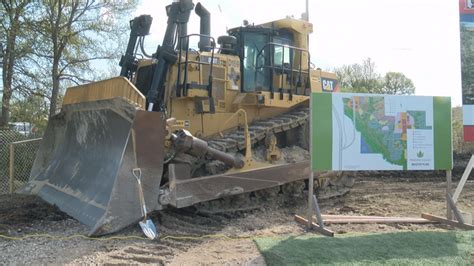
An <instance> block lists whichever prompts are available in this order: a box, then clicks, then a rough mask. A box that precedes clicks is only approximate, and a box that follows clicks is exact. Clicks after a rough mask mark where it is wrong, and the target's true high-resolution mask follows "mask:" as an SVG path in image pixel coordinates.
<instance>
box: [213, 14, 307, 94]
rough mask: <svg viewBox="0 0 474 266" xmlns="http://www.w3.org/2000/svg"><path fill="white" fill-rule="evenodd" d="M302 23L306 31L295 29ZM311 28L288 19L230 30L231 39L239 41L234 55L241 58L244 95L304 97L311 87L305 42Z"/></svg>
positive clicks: (298, 21)
mask: <svg viewBox="0 0 474 266" xmlns="http://www.w3.org/2000/svg"><path fill="white" fill-rule="evenodd" d="M302 23H304V24H305V25H306V26H307V27H308V29H306V30H305V31H303V30H301V29H299V28H298V27H295V25H296V26H300V25H301V24H302ZM310 26H311V24H309V23H307V22H303V21H300V20H295V19H290V18H287V19H282V20H278V21H275V22H271V23H267V24H262V25H256V26H254V25H247V26H244V27H238V28H233V29H230V30H229V31H228V33H229V35H230V36H233V37H235V39H236V44H235V54H237V55H238V56H239V58H240V68H241V69H240V71H241V76H242V82H241V91H242V92H259V91H270V92H272V95H273V93H274V92H281V93H290V94H299V95H305V94H306V93H307V90H306V89H308V88H309V87H310V76H309V71H308V70H309V69H310V66H309V52H308V50H307V49H306V47H307V41H306V43H304V42H303V43H302V40H307V36H308V34H309V33H310V32H311V31H312V27H310ZM230 36H229V37H230ZM221 47H222V45H221Z"/></svg>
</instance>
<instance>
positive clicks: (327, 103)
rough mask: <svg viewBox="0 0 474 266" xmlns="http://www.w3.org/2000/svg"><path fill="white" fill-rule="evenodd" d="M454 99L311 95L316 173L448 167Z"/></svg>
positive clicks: (450, 163)
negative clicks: (452, 103) (452, 102)
mask: <svg viewBox="0 0 474 266" xmlns="http://www.w3.org/2000/svg"><path fill="white" fill-rule="evenodd" d="M452 164H453V155H452V142H451V98H449V97H428V96H395V95H377V94H355V93H312V95H311V165H312V169H313V170H314V171H330V170H333V171H341V170H344V171H357V170H450V169H451V168H452Z"/></svg>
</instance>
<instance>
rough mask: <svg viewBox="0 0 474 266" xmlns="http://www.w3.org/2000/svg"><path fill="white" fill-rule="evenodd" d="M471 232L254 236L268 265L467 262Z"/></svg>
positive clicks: (471, 250) (437, 263)
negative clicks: (330, 236) (332, 236)
mask: <svg viewBox="0 0 474 266" xmlns="http://www.w3.org/2000/svg"><path fill="white" fill-rule="evenodd" d="M473 236H474V234H473V233H472V232H461V231H450V232H432V231H428V232H426V231H425V232H396V233H383V234H357V235H355V234H347V235H338V236H336V237H334V238H329V237H323V236H319V235H312V234H308V235H306V236H287V237H268V238H256V239H255V240H254V241H255V243H256V244H257V247H258V248H259V250H260V252H261V253H262V255H263V256H264V258H265V261H266V263H267V264H268V265H309V264H315V265H320V264H337V265H380V264H385V265H471V252H473V251H474V248H473Z"/></svg>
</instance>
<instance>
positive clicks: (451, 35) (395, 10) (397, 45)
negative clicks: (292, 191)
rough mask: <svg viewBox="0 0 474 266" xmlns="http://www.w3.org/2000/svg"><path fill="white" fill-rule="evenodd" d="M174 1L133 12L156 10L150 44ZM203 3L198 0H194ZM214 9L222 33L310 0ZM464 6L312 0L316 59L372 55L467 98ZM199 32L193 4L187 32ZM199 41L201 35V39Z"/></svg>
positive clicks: (214, 27) (420, 85)
mask: <svg viewBox="0 0 474 266" xmlns="http://www.w3.org/2000/svg"><path fill="white" fill-rule="evenodd" d="M171 2H172V1H171V0H169V1H163V0H160V1H157V0H142V2H141V3H140V5H139V6H138V8H137V10H136V11H135V13H134V15H135V16H137V15H140V14H149V15H151V16H152V17H153V24H152V28H151V35H150V36H148V37H147V39H146V41H145V43H146V45H145V47H146V48H147V51H148V52H149V53H152V52H154V51H155V49H156V46H157V45H158V44H159V43H160V42H161V39H162V37H163V35H164V31H165V28H166V20H167V17H166V12H165V6H166V5H168V4H170V3H171ZM194 3H195V4H197V1H194ZM201 4H203V6H204V7H206V9H208V10H209V11H210V13H211V34H212V36H213V37H214V38H216V39H217V37H218V36H220V35H225V34H226V30H227V29H229V28H233V27H238V26H241V25H242V22H243V20H244V19H246V20H248V21H249V22H250V23H255V24H260V23H264V22H268V21H272V20H277V19H281V18H285V17H286V16H293V17H295V18H300V17H301V14H302V13H303V12H305V0H291V1H288V0H238V1H235V0H234V1H231V0H201ZM458 13H459V8H458V1H455V0H356V1H355V0H309V20H310V22H311V23H312V24H313V27H314V32H313V33H312V35H311V37H310V53H311V59H312V62H313V63H314V64H315V65H316V67H320V68H322V69H324V70H331V69H333V68H335V67H339V66H342V65H345V64H353V63H362V61H363V60H364V59H366V58H368V57H370V58H371V59H372V60H373V61H374V62H375V64H376V67H377V69H376V70H377V72H379V73H382V74H384V73H386V72H388V71H396V72H402V73H404V74H405V75H406V76H407V77H409V78H410V79H411V80H412V81H413V82H414V84H415V86H416V94H417V95H430V96H451V97H452V104H453V106H458V105H461V66H460V48H459V47H460V44H459V14H458ZM198 32H199V17H198V16H197V15H196V14H195V13H194V12H193V13H192V14H191V18H190V21H189V24H188V33H198ZM196 43H197V41H196Z"/></svg>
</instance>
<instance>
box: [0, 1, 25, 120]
mask: <svg viewBox="0 0 474 266" xmlns="http://www.w3.org/2000/svg"><path fill="white" fill-rule="evenodd" d="M31 6H32V1H31V0H18V1H7V0H2V1H1V5H0V15H1V17H2V19H0V27H1V30H0V57H1V59H2V65H1V67H2V86H3V93H2V112H1V116H0V128H2V127H7V126H8V122H9V119H10V101H11V99H12V95H13V91H14V89H15V80H14V78H15V68H16V67H17V66H18V60H20V59H21V58H22V57H24V56H25V55H26V54H27V53H29V52H31V45H30V43H29V42H28V35H29V31H28V30H27V29H28V27H27V26H26V25H27V24H28V23H29V21H28V16H27V14H28V12H29V11H30V8H31Z"/></svg>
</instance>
